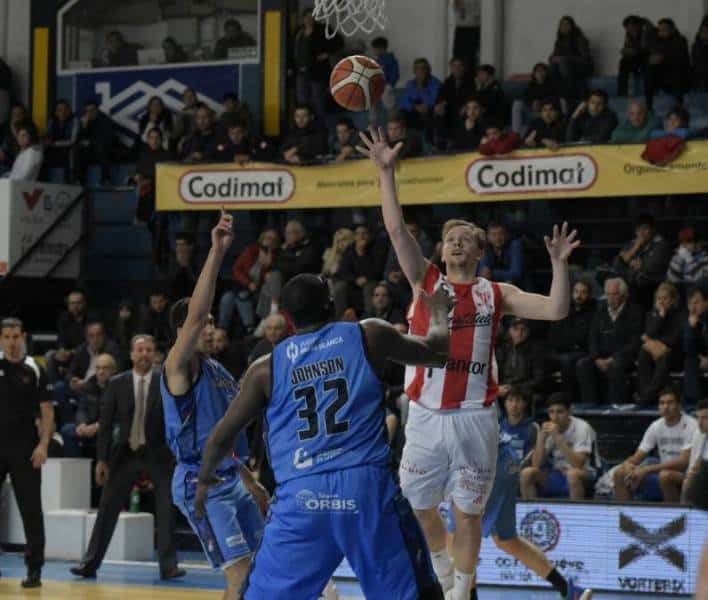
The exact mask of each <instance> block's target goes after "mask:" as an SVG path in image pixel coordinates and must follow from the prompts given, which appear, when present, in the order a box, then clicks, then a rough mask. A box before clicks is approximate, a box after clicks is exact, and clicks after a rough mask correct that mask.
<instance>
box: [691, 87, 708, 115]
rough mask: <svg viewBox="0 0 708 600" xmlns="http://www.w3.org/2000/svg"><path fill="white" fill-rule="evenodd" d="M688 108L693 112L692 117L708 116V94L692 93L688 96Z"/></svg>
mask: <svg viewBox="0 0 708 600" xmlns="http://www.w3.org/2000/svg"><path fill="white" fill-rule="evenodd" d="M686 108H687V109H688V110H689V111H690V112H691V117H694V116H703V115H708V93H706V92H692V93H691V94H689V95H688V96H686Z"/></svg>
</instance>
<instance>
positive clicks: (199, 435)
mask: <svg viewBox="0 0 708 600" xmlns="http://www.w3.org/2000/svg"><path fill="white" fill-rule="evenodd" d="M160 390H161V392H162V405H163V407H164V411H165V430H166V437H167V444H168V446H169V447H170V450H172V453H173V454H174V455H175V458H176V459H177V461H178V462H180V463H184V464H200V463H201V460H202V451H203V450H204V446H205V445H206V443H207V440H208V439H209V435H211V432H212V430H213V429H214V427H216V424H217V423H218V422H219V420H220V419H221V418H222V417H223V416H224V414H225V413H226V410H227V409H228V407H229V404H230V403H231V402H232V401H235V402H238V399H237V395H238V392H239V386H238V384H237V383H236V380H235V379H234V378H233V377H232V376H231V374H230V373H229V372H228V371H227V370H226V369H225V368H224V367H223V366H222V365H221V364H219V363H218V362H217V361H215V360H214V359H212V358H209V359H206V360H202V361H201V372H200V373H199V377H198V379H197V381H196V382H195V383H194V385H193V386H192V389H191V390H189V392H187V393H186V394H184V395H183V396H175V395H173V394H172V393H171V392H170V391H169V389H168V387H167V380H166V379H165V373H164V372H163V373H162V376H161V377H160ZM248 453H249V450H248V440H247V438H246V434H245V433H240V434H239V436H238V438H237V439H236V443H235V445H234V455H233V456H230V457H227V458H225V459H224V460H223V461H222V462H221V464H220V465H219V467H218V471H226V470H229V469H233V468H234V467H236V466H238V463H239V461H241V462H245V461H247V460H248Z"/></svg>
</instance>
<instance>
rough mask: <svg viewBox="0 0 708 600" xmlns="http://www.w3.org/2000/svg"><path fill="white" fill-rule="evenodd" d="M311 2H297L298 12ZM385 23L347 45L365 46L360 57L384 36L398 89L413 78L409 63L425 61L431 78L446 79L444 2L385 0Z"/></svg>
mask: <svg viewBox="0 0 708 600" xmlns="http://www.w3.org/2000/svg"><path fill="white" fill-rule="evenodd" d="M313 4H314V2H313V1H309V2H308V1H305V2H301V3H300V5H301V8H305V7H307V6H308V5H309V6H312V5H313ZM386 15H387V17H388V22H387V24H386V29H385V30H383V31H382V30H376V31H374V32H373V33H372V34H371V35H366V34H365V33H362V32H359V33H356V34H355V35H354V36H352V37H351V38H346V39H345V42H346V43H347V44H348V45H355V42H356V41H359V42H363V43H365V45H366V48H365V50H364V53H365V54H367V55H369V56H370V55H371V45H370V43H369V42H370V41H371V40H373V39H374V38H376V37H379V36H384V37H386V38H387V39H388V42H389V45H388V47H389V50H391V51H392V52H393V53H394V54H395V55H396V58H397V59H398V64H399V65H400V67H401V80H400V81H399V82H398V85H399V86H403V85H405V82H406V81H407V80H409V79H411V78H412V77H413V61H414V60H415V59H416V58H420V57H425V58H427V59H428V61H430V65H431V66H432V69H433V75H435V76H436V77H439V78H440V79H443V78H444V77H446V76H447V63H448V58H449V57H448V50H447V46H448V27H447V19H448V14H447V0H433V1H431V0H386Z"/></svg>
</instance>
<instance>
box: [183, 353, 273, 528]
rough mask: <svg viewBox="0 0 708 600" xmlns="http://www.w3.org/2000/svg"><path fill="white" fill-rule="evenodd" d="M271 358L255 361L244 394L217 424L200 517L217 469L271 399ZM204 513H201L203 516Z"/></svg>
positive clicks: (202, 474)
mask: <svg viewBox="0 0 708 600" xmlns="http://www.w3.org/2000/svg"><path fill="white" fill-rule="evenodd" d="M270 369H271V357H270V354H268V355H267V356H262V357H261V358H259V359H258V360H256V361H255V362H254V363H253V364H252V365H251V366H250V367H249V368H248V370H247V371H246V374H245V375H244V377H243V381H242V383H241V391H240V392H239V395H238V398H236V399H235V400H234V401H233V402H231V404H229V408H228V410H227V411H226V414H225V415H224V416H223V418H222V419H221V420H220V421H219V422H218V423H217V425H216V427H215V428H214V431H212V433H211V435H210V436H209V440H208V441H207V443H206V446H205V447H204V452H203V453H202V466H201V468H200V469H199V484H198V486H197V497H196V499H195V507H196V509H197V516H199V515H200V514H203V510H204V502H205V501H206V498H207V494H208V490H209V487H210V486H211V485H214V484H215V483H216V482H217V481H218V480H217V478H216V467H217V466H218V464H219V463H220V462H221V461H222V460H223V459H224V458H225V457H226V456H228V455H229V454H231V452H233V448H234V442H235V440H236V436H237V435H238V434H239V432H240V431H241V430H242V429H243V428H244V427H246V425H248V423H250V422H251V421H252V420H253V419H254V418H255V417H256V416H258V414H259V413H260V412H261V411H262V410H263V409H264V408H265V406H266V403H267V401H268V398H269V397H270V392H271V390H270ZM200 511H201V512H200Z"/></svg>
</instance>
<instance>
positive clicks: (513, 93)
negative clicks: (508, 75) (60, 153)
mask: <svg viewBox="0 0 708 600" xmlns="http://www.w3.org/2000/svg"><path fill="white" fill-rule="evenodd" d="M528 84H529V82H528V81H517V80H514V79H509V80H506V81H502V82H501V87H502V91H503V92H504V97H505V98H506V100H507V102H509V104H511V103H512V102H513V101H514V100H518V99H519V98H521V97H523V95H524V91H525V90H526V87H527V86H528Z"/></svg>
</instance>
